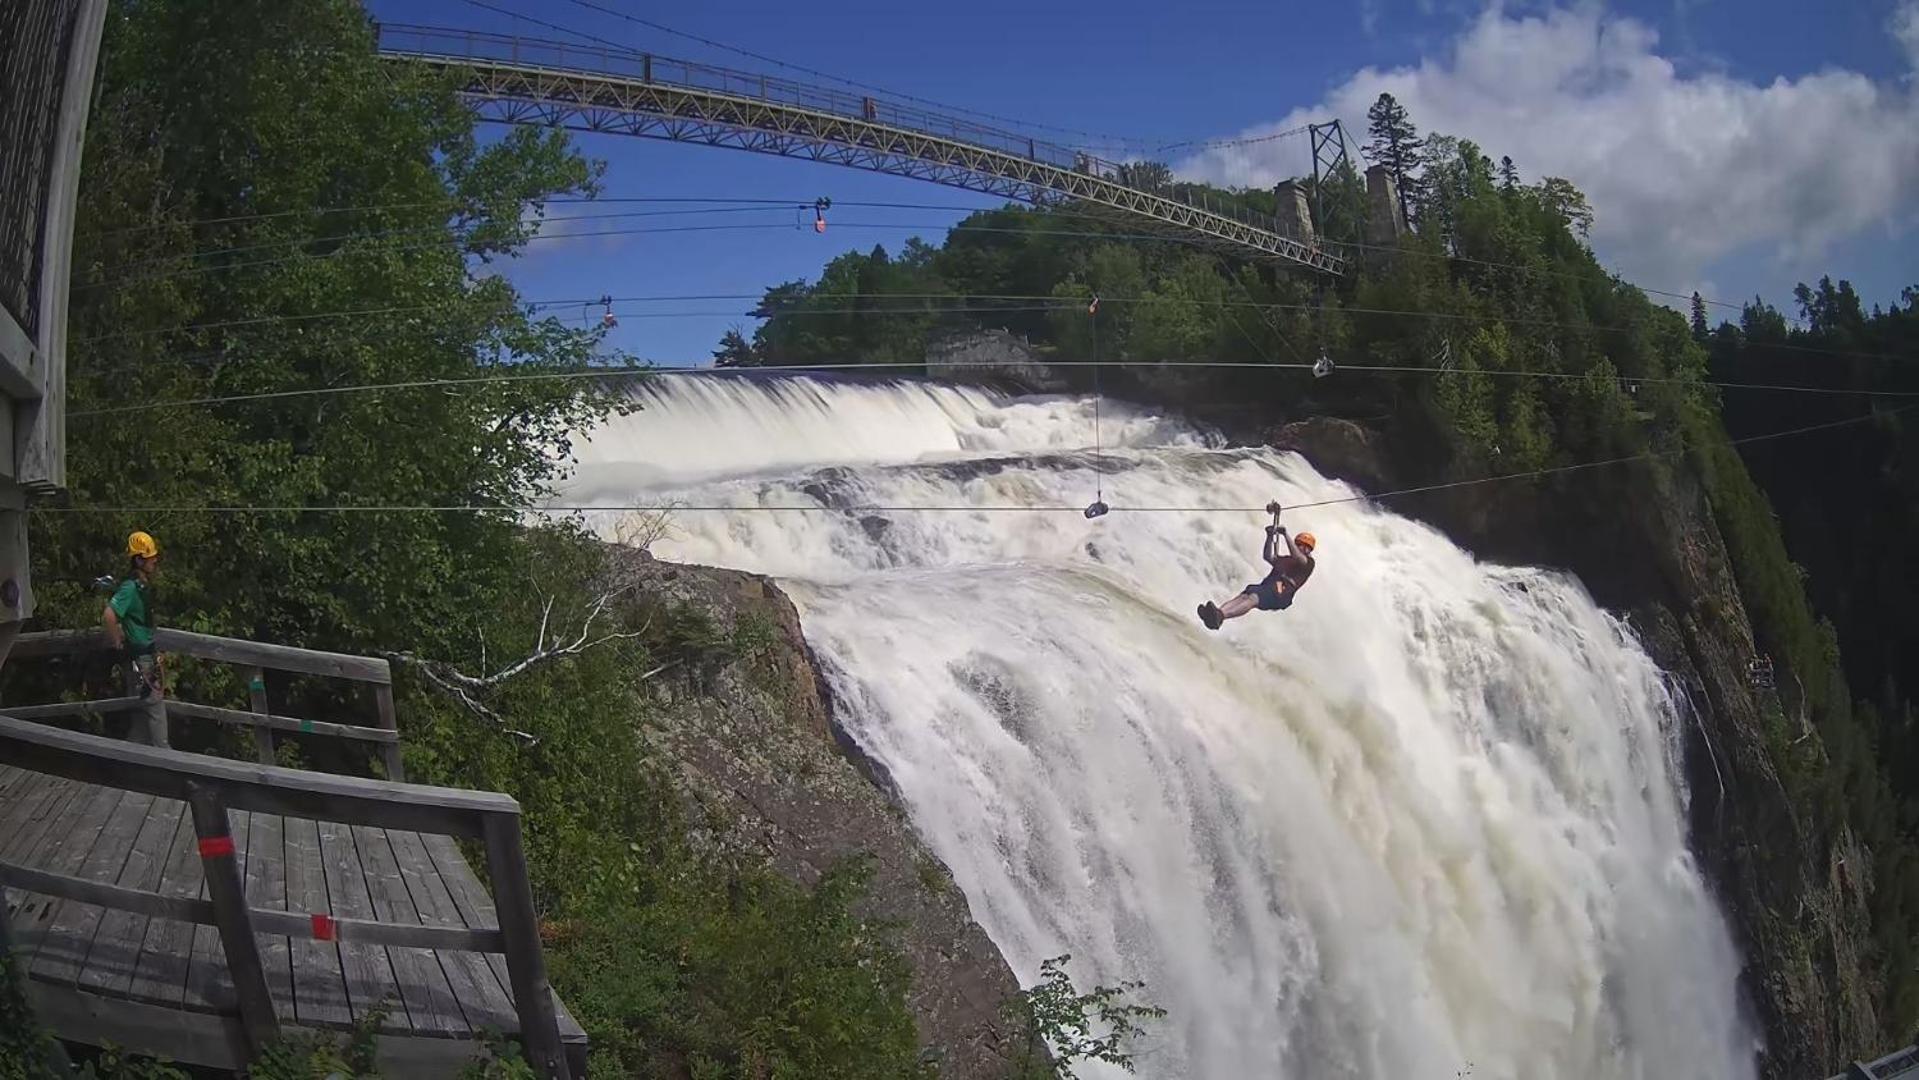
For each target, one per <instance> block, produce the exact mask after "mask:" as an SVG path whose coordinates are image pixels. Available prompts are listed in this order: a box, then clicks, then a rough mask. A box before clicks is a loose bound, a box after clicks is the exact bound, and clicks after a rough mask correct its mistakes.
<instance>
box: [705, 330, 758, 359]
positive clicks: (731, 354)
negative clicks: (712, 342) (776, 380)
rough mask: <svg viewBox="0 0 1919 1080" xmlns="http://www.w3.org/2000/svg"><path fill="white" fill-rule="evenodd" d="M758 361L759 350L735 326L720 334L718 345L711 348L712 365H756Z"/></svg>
mask: <svg viewBox="0 0 1919 1080" xmlns="http://www.w3.org/2000/svg"><path fill="white" fill-rule="evenodd" d="M759 363H760V356H759V352H758V351H757V350H756V349H754V348H753V345H752V343H751V342H749V341H747V340H746V335H744V334H742V333H740V328H739V327H737V326H736V327H734V328H732V329H731V330H728V331H727V332H726V333H725V334H724V335H723V336H721V338H720V347H719V348H717V349H714V350H713V366H714V367H758V366H759Z"/></svg>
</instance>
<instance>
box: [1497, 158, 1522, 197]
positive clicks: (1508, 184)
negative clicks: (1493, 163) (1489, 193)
mask: <svg viewBox="0 0 1919 1080" xmlns="http://www.w3.org/2000/svg"><path fill="white" fill-rule="evenodd" d="M1499 190H1500V191H1501V192H1503V193H1505V194H1507V195H1511V194H1512V193H1513V192H1515V191H1518V190H1519V169H1518V168H1517V167H1516V166H1514V165H1513V159H1512V158H1509V157H1502V158H1500V159H1499Z"/></svg>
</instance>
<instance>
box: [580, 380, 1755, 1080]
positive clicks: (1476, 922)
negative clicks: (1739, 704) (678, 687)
mask: <svg viewBox="0 0 1919 1080" xmlns="http://www.w3.org/2000/svg"><path fill="white" fill-rule="evenodd" d="M640 393H641V395H642V400H643V403H644V405H645V409H644V410H643V411H641V412H638V413H636V414H634V415H632V416H629V417H626V418H623V419H620V420H617V421H614V422H612V423H610V424H609V425H607V426H606V427H603V428H601V429H599V430H598V431H596V432H594V433H592V434H591V435H590V437H589V438H587V439H586V440H585V442H584V445H583V446H582V448H581V451H580V456H581V463H582V467H581V470H580V477H579V481H578V483H577V485H576V486H575V487H574V488H573V489H571V490H569V491H568V492H566V493H565V494H564V496H563V498H564V501H568V502H581V501H592V500H598V501H599V502H600V503H601V504H603V505H619V504H635V503H640V504H651V503H656V502H662V501H677V502H680V503H682V504H685V505H701V506H714V505H721V506H740V507H742V508H744V507H761V506H804V507H819V506H832V507H861V508H864V509H860V510H856V511H852V512H847V511H834V512H821V513H755V512H741V513H737V514H733V513H714V512H710V511H700V512H689V513H686V514H683V515H680V516H679V517H678V518H677V519H676V521H675V523H674V529H673V531H672V533H671V535H669V537H668V538H667V539H666V540H664V541H662V542H661V543H660V544H659V545H658V546H657V547H656V550H657V551H658V552H659V554H661V555H662V556H663V557H666V558H671V559H678V560H684V561H689V562H698V563H709V564H715V565H721V566H729V567H737V568H742V569H748V570H753V571H758V572H763V573H768V574H772V575H775V576H777V577H778V578H779V579H780V581H781V584H782V585H783V586H784V587H785V588H786V589H787V591H788V592H789V593H790V594H791V595H792V596H793V599H794V601H795V602H796V603H797V604H798V606H799V608H800V610H801V613H802V617H803V622H804V625H805V628H806V634H807V638H808V640H809V642H810V643H811V644H812V645H813V647H814V649H815V650H816V651H817V653H818V655H819V657H820V658H821V660H822V662H823V663H824V665H825V666H826V668H827V670H828V675H829V681H830V683H831V685H832V689H833V692H834V695H835V698H836V709H837V713H838V717H839V721H840V723H841V724H843V725H844V726H845V727H846V728H847V730H848V731H849V732H850V733H851V735H852V736H853V738H855V739H856V740H857V741H858V742H859V744H860V746H861V747H862V748H863V749H864V750H865V751H866V753H868V754H869V755H871V756H872V757H873V758H875V759H876V760H878V761H879V762H881V763H883V764H884V766H885V768H886V770H887V771H888V773H889V774H890V775H891V777H892V779H893V781H894V782H895V784H896V785H897V787H898V794H899V797H900V798H901V799H902V801H903V802H904V803H905V805H906V806H907V808H908V809H909V811H910V813H911V815H912V819H913V822H914V824H915V826H916V827H917V828H918V829H919V831H920V833H921V834H922V835H923V836H924V837H925V838H926V840H927V842H928V843H929V844H930V845H931V846H932V848H933V849H934V850H935V851H936V852H937V853H938V854H939V855H940V857H941V858H943V859H944V860H945V861H946V862H947V864H948V865H949V866H951V867H952V869H953V872H954V875H955V877H956V878H957V880H958V882H959V884H960V886H961V887H962V888H963V889H964V890H965V892H966V896H967V898H968V900H969V902H970V904H971V906H972V910H973V914H974V917H975V918H976V919H977V920H978V921H979V922H980V924H981V925H982V926H983V927H985V929H986V931H987V932H988V933H989V934H990V935H991V936H992V938H993V940H994V941H995V942H996V943H997V944H998V945H999V947H1000V949H1001V951H1002V952H1003V953H1004V954H1005V956H1006V958H1007V959H1008V961H1009V962H1010V963H1011V964H1012V966H1013V969H1014V971H1015V973H1016V974H1017V975H1018V976H1019V977H1020V978H1021V979H1022V981H1025V982H1029V983H1030V982H1031V981H1032V980H1034V979H1035V978H1036V977H1037V975H1038V971H1039V965H1040V961H1041V960H1042V959H1044V958H1046V957H1049V956H1055V955H1058V954H1060V953H1071V954H1072V956H1073V960H1072V962H1071V964H1070V965H1069V970H1070V971H1071V972H1072V974H1073V976H1074V978H1075V981H1076V982H1077V983H1078V984H1079V985H1080V986H1082V987H1087V986H1091V985H1094V984H1111V983H1115V982H1118V981H1120V980H1122V979H1143V980H1145V981H1146V983H1147V988H1146V990H1145V991H1144V994H1143V996H1144V998H1145V999H1147V1000H1149V1001H1151V1002H1153V1003H1155V1004H1158V1005H1161V1006H1163V1007H1165V1008H1166V1009H1167V1010H1168V1014H1169V1015H1168V1016H1167V1018H1166V1019H1165V1020H1163V1021H1160V1022H1158V1023H1156V1024H1155V1025H1154V1026H1153V1027H1152V1030H1151V1032H1150V1034H1149V1037H1148V1038H1147V1039H1146V1040H1145V1041H1144V1042H1143V1043H1142V1045H1140V1046H1139V1047H1137V1048H1136V1050H1137V1051H1138V1054H1139V1056H1138V1067H1139V1072H1140V1074H1141V1075H1143V1076H1147V1077H1168V1078H1170V1077H1204V1078H1214V1077H1218V1078H1239V1077H1366V1078H1371V1077H1394V1078H1398V1077H1435V1078H1448V1080H1450V1078H1454V1077H1458V1076H1472V1077H1515V1078H1519V1077H1523V1078H1527V1080H1534V1078H1548V1077H1581V1078H1584V1077H1679V1076H1684V1077H1712V1078H1718V1077H1735V1076H1750V1075H1752V1074H1753V1072H1754V1066H1753V1051H1754V1049H1755V1046H1756V1036H1755V1033H1754V1030H1753V1028H1752V1026H1751V1025H1750V1024H1749V1023H1748V1022H1747V1021H1745V1020H1744V1019H1743V1018H1742V1014H1741V1012H1740V1010H1739V1008H1738V1006H1737V994H1736V991H1735V985H1734V984H1735V979H1736V977H1737V974H1738V971H1739V958H1738V955H1737V954H1736V952H1735V950H1734V948H1733V945H1732V942H1731V939H1730V937H1729V934H1728V931H1727V929H1726V926H1725V923H1724V920H1723V918H1722V917H1721V915H1720V913H1719V912H1718V911H1717V910H1716V908H1715V907H1714V905H1713V903H1712V901H1711V899H1710V897H1709V896H1708V894H1707V891H1706V889H1705V887H1704V884H1703V882H1702V881H1701V879H1700V876H1699V873H1698V871H1697V870H1696V869H1695V867H1694V865H1693V862H1692V859H1691V858H1690V856H1689V855H1688V853H1687V850H1686V847H1685V837H1684V825H1683V819H1684V801H1685V799H1686V794H1685V792H1684V791H1683V789H1682V788H1681V785H1680V780H1679V776H1680V775H1681V773H1680V770H1679V763H1678V755H1679V749H1678V746H1679V741H1680V738H1681V733H1680V731H1679V730H1678V728H1679V726H1680V725H1681V724H1683V723H1686V722H1689V721H1686V720H1685V719H1684V717H1683V715H1682V714H1681V712H1680V711H1679V706H1678V705H1677V704H1676V703H1675V701H1674V699H1673V697H1672V696H1671V695H1670V694H1669V693H1668V692H1667V689H1666V687H1665V685H1664V683H1663V682H1662V679H1661V675H1660V672H1659V671H1658V670H1657V669H1656V668H1655V667H1654V665H1653V664H1652V662H1651V661H1650V660H1649V659H1648V658H1647V656H1646V654H1645V652H1644V651H1643V650H1642V649H1641V648H1640V647H1639V645H1638V644H1637V643H1636V641H1635V640H1634V639H1633V638H1632V636H1631V635H1630V634H1629V633H1628V632H1627V630H1626V629H1625V628H1624V627H1623V626H1622V625H1621V624H1620V623H1619V622H1618V621H1617V620H1615V619H1613V618H1611V617H1610V616H1608V615H1607V614H1606V613H1604V612H1602V611H1601V610H1599V609H1598V608H1597V607H1595V606H1594V605H1593V603H1592V601H1591V600H1590V599H1589V598H1588V597H1587V596H1586V594H1585V593H1584V591H1583V590H1582V589H1581V588H1580V587H1579V585H1578V584H1577V583H1576V582H1574V581H1572V580H1569V579H1567V578H1565V577H1563V576H1560V575H1555V574H1551V573H1546V572H1542V571H1538V570H1532V569H1520V568H1509V567H1499V566H1489V565H1484V564H1480V563H1476V562H1475V561H1474V560H1473V559H1472V557H1471V556H1470V555H1468V554H1467V553H1466V552H1464V551H1461V550H1460V549H1459V548H1457V547H1455V546H1453V545H1452V544H1451V543H1449V542H1448V541H1447V540H1446V539H1445V538H1444V537H1443V536H1441V535H1440V534H1438V533H1437V532H1435V531H1433V530H1431V529H1429V528H1426V527H1424V526H1421V525H1418V524H1416V523H1414V522H1411V521H1408V520H1406V519H1403V518H1400V517H1397V516H1394V515H1393V514H1391V513H1388V512H1385V511H1384V510H1381V509H1378V508H1375V507H1372V506H1370V505H1367V504H1364V503H1348V504H1343V505H1337V506H1327V507H1322V508H1318V509H1312V510H1305V511H1300V512H1299V513H1298V514H1297V515H1289V517H1288V523H1289V524H1290V525H1292V526H1293V527H1294V528H1295V529H1305V528H1310V529H1311V530H1312V531H1313V532H1315V533H1316V534H1317V535H1318V538H1319V540H1320V548H1319V552H1318V558H1319V568H1318V572H1317V573H1316V574H1315V575H1314V576H1313V580H1312V582H1311V584H1310V585H1308V586H1307V587H1306V589H1305V590H1304V591H1302V592H1301V594H1300V597H1299V600H1298V602H1297V604H1295V605H1294V607H1293V608H1292V609H1291V610H1289V611H1285V612H1280V613H1265V612H1255V613H1253V614H1252V615H1250V616H1248V617H1246V618H1243V619H1239V620H1237V621H1234V622H1230V623H1228V624H1226V626H1225V628H1224V629H1222V630H1221V631H1219V632H1217V633H1211V632H1208V631H1207V630H1206V629H1205V628H1204V627H1202V626H1201V625H1200V623H1199V622H1198V620H1197V619H1196V618H1195V616H1194V614H1193V609H1194V606H1195V605H1196V604H1197V603H1198V602H1199V601H1200V600H1201V599H1202V598H1207V597H1211V598H1215V599H1223V598H1224V597H1225V596H1226V595H1227V594H1228V593H1230V592H1235V591H1237V590H1238V589H1239V588H1240V587H1241V586H1242V585H1244V584H1245V583H1246V582H1248V581H1250V580H1254V579H1256V578H1257V577H1258V576H1259V575H1258V568H1259V567H1258V559H1257V556H1258V548H1259V544H1260V542H1261V540H1262V534H1261V530H1260V526H1261V525H1262V524H1263V523H1264V522H1263V521H1262V520H1261V518H1260V517H1259V515H1257V514H1248V513H1244V512H1232V513H1217V512H1215V513H1200V512H1195V513H1127V512H1126V509H1125V508H1126V507H1128V506H1135V507H1137V506H1226V507H1250V506H1259V505H1262V504H1264V503H1265V502H1266V501H1267V500H1269V499H1273V498H1277V499H1279V500H1280V501H1282V502H1284V503H1288V504H1292V503H1301V502H1307V501H1310V500H1314V499H1319V498H1326V497H1337V496H1340V495H1345V494H1351V493H1352V492H1351V491H1350V490H1349V489H1347V488H1345V487H1344V486H1342V485H1339V484H1335V483H1333V482H1331V481H1328V480H1326V479H1324V478H1322V477H1320V476H1319V475H1318V474H1316V473H1315V472H1314V471H1313V470H1312V469H1311V468H1310V467H1309V466H1308V465H1306V464H1305V463H1304V462H1303V461H1302V460H1300V459H1299V458H1298V457H1296V456H1293V455H1288V454H1282V453H1278V452H1274V451H1270V450H1264V449H1227V448H1222V447H1219V446H1217V445H1211V444H1209V442H1208V440H1206V439H1205V438H1203V437H1202V436H1201V435H1200V433H1198V432H1196V431H1193V430H1191V429H1190V428H1188V427H1186V426H1184V425H1182V424H1179V423H1175V422H1172V421H1169V420H1166V419H1163V418H1159V417H1155V416H1152V415H1150V414H1145V413H1141V412H1139V411H1137V410H1130V409H1125V408H1118V407H1115V406H1114V405H1113V404H1111V403H1108V404H1107V406H1106V415H1105V418H1104V425H1105V426H1104V431H1103V436H1104V443H1105V446H1106V448H1107V449H1106V453H1105V455H1104V456H1103V457H1102V458H1101V461H1102V462H1103V465H1102V466H1101V467H1102V468H1103V471H1104V472H1105V474H1106V475H1105V489H1106V497H1107V500H1108V501H1109V502H1110V503H1112V505H1113V506H1114V508H1115V511H1114V513H1113V515H1112V516H1110V517H1107V518H1102V519H1100V520H1097V521H1087V520H1085V519H1083V518H1082V517H1080V516H1079V515H1078V514H1077V513H1070V512H1069V513H1017V512H1012V513H1009V512H991V511H985V510H981V511H978V512H941V513H919V512H891V511H877V510H872V509H870V508H871V507H877V506H941V507H954V506H962V507H964V506H1008V505H1022V506H1031V505H1046V506H1055V507H1057V506H1077V505H1083V504H1085V503H1086V502H1087V501H1089V500H1090V498H1091V492H1092V491H1093V486H1094V483H1093V481H1094V477H1093V469H1094V467H1095V458H1094V456H1093V455H1092V454H1091V452H1090V451H1089V449H1088V447H1089V446H1090V445H1091V443H1092V403H1091V402H1090V401H1086V400H1080V399H1070V398H1007V397H1002V396H998V395H994V394H990V393H986V392H981V391H974V390H962V389H955V388H948V387H940V386H932V385H925V384H892V385H878V386H875V385H871V384H864V385H851V384H835V383H827V382H821V381H816V380H812V379H781V380H766V381H758V380H755V381H747V380H742V379H717V378H703V377H679V378H672V379H662V380H658V381H657V382H656V383H655V384H654V385H651V386H649V387H647V388H645V389H643V390H642V391H640ZM1295 517H1296V520H1294V518H1295ZM605 524H606V525H607V526H608V528H609V531H611V526H612V523H611V522H610V521H609V522H606V523H605ZM1081 1071H1082V1075H1086V1076H1105V1075H1108V1073H1105V1072H1101V1071H1098V1070H1096V1069H1082V1070H1081ZM1112 1075H1119V1074H1118V1073H1117V1071H1116V1070H1115V1071H1114V1072H1113V1073H1112Z"/></svg>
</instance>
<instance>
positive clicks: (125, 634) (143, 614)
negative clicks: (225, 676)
mask: <svg viewBox="0 0 1919 1080" xmlns="http://www.w3.org/2000/svg"><path fill="white" fill-rule="evenodd" d="M127 562H128V567H129V574H128V577H127V579H126V580H125V581H123V582H121V583H120V587H119V588H118V589H115V590H114V593H113V599H111V600H109V601H107V606H106V610H105V611H103V612H101V614H100V621H101V622H102V623H103V624H104V625H105V626H106V629H107V640H108V641H109V642H110V643H112V645H113V647H114V649H116V650H117V651H119V652H120V653H121V654H122V655H123V656H125V657H126V658H127V663H128V664H129V665H131V668H132V672H133V676H134V678H135V679H137V680H138V682H139V692H140V700H141V711H142V712H144V713H145V715H146V720H147V730H146V742H147V743H148V745H151V746H165V745H167V706H166V665H165V664H164V663H162V662H161V660H160V657H159V654H158V653H156V652H155V651H154V649H153V607H152V597H153V573H154V571H155V570H156V569H158V568H159V565H160V545H159V544H157V543H155V542H154V540H153V537H151V536H149V535H147V534H146V533H143V532H137V533H134V534H133V535H131V536H129V537H127ZM133 734H134V737H136V738H137V737H138V736H139V732H138V731H137V730H136V731H135V732H134V733H133Z"/></svg>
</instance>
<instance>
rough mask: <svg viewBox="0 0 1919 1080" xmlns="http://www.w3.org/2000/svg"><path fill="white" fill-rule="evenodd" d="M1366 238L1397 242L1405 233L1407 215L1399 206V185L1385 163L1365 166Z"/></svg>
mask: <svg viewBox="0 0 1919 1080" xmlns="http://www.w3.org/2000/svg"><path fill="white" fill-rule="evenodd" d="M1366 218H1367V222H1366V242H1367V243H1369V244H1397V243H1398V242H1399V238H1400V237H1402V236H1404V235H1406V215H1405V214H1403V213H1401V212H1400V208H1399V185H1398V184H1397V183H1395V182H1394V181H1393V174H1392V172H1391V171H1389V170H1388V169H1387V168H1386V166H1384V165H1375V166H1373V167H1372V168H1370V169H1367V170H1366Z"/></svg>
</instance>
